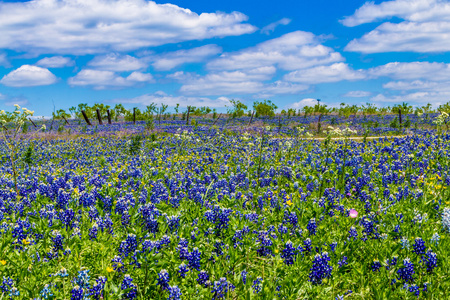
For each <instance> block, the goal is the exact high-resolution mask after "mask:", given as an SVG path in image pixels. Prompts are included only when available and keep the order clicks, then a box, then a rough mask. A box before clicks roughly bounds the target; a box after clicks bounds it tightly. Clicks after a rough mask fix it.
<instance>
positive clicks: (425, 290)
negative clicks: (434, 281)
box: [422, 282, 430, 293]
mask: <svg viewBox="0 0 450 300" xmlns="http://www.w3.org/2000/svg"><path fill="white" fill-rule="evenodd" d="M428 285H430V284H429V283H428V282H425V283H424V284H423V289H422V292H424V293H426V292H428Z"/></svg>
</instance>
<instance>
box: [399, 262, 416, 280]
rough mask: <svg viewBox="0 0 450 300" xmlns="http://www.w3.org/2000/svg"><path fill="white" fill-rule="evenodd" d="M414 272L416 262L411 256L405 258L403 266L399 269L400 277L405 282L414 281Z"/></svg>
mask: <svg viewBox="0 0 450 300" xmlns="http://www.w3.org/2000/svg"><path fill="white" fill-rule="evenodd" d="M414 273H415V271H414V264H413V263H412V262H411V260H410V259H409V258H405V259H404V260H403V267H402V268H400V269H399V270H398V271H397V274H398V276H399V278H400V279H402V280H403V281H405V282H412V281H414V278H413V275H414Z"/></svg>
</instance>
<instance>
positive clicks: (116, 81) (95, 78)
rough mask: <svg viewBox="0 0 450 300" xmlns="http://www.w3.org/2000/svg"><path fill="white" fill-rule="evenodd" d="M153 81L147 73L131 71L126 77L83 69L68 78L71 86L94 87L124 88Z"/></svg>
mask: <svg viewBox="0 0 450 300" xmlns="http://www.w3.org/2000/svg"><path fill="white" fill-rule="evenodd" d="M146 82H147V83H150V82H153V76H152V75H151V74H148V73H141V72H137V71H136V72H133V73H131V74H130V75H128V76H127V77H122V76H120V75H117V74H116V73H115V72H112V71H101V70H91V69H84V70H81V71H80V72H79V73H78V74H77V75H75V76H74V77H71V78H69V80H68V83H69V84H70V85H72V86H92V87H94V88H95V89H106V88H113V89H114V88H116V89H117V88H124V87H131V86H135V85H138V84H142V83H146Z"/></svg>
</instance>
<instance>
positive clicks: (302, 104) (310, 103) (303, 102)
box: [287, 98, 317, 109]
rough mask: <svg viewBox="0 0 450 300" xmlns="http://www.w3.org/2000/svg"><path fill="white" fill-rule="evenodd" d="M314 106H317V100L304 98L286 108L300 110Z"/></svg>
mask: <svg viewBox="0 0 450 300" xmlns="http://www.w3.org/2000/svg"><path fill="white" fill-rule="evenodd" d="M316 104H317V99H313V98H305V99H303V100H300V101H298V102H294V103H292V104H291V105H289V106H288V107H287V108H293V109H300V108H302V107H305V106H314V105H316Z"/></svg>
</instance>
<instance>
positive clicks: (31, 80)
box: [0, 65, 57, 87]
mask: <svg viewBox="0 0 450 300" xmlns="http://www.w3.org/2000/svg"><path fill="white" fill-rule="evenodd" d="M56 81H57V78H56V76H55V75H53V73H52V72H50V71H49V70H48V69H45V68H41V67H37V66H31V65H23V66H21V67H20V68H18V69H16V70H14V71H11V72H10V73H8V74H7V75H5V76H3V78H2V79H1V80H0V83H1V84H3V85H6V86H12V87H25V86H40V85H50V84H53V83H55V82H56Z"/></svg>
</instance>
